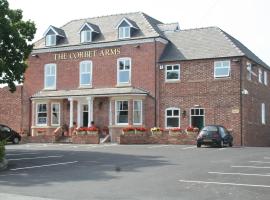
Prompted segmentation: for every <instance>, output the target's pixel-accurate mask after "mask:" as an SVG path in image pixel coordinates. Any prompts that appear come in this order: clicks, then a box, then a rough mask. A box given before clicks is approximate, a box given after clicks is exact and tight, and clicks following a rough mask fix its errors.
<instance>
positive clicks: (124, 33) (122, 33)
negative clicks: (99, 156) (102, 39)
mask: <svg viewBox="0 0 270 200" xmlns="http://www.w3.org/2000/svg"><path fill="white" fill-rule="evenodd" d="M116 28H117V29H118V38H119V39H126V38H130V37H131V36H132V35H133V34H134V33H135V32H136V31H137V30H138V29H139V27H138V26H137V24H136V23H135V22H134V21H132V20H130V19H127V18H123V19H122V20H121V21H120V22H119V23H118V24H117V26H116Z"/></svg>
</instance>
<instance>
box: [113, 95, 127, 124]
mask: <svg viewBox="0 0 270 200" xmlns="http://www.w3.org/2000/svg"><path fill="white" fill-rule="evenodd" d="M123 101H127V103H128V110H127V111H128V118H129V100H116V101H115V110H114V112H115V113H114V118H115V125H128V123H129V122H127V123H118V122H117V111H118V110H117V102H123Z"/></svg>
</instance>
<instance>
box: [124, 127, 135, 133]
mask: <svg viewBox="0 0 270 200" xmlns="http://www.w3.org/2000/svg"><path fill="white" fill-rule="evenodd" d="M123 131H124V132H128V131H135V128H134V127H127V128H123Z"/></svg>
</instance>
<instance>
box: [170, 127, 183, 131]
mask: <svg viewBox="0 0 270 200" xmlns="http://www.w3.org/2000/svg"><path fill="white" fill-rule="evenodd" d="M171 131H173V132H178V131H182V129H181V128H173V129H171Z"/></svg>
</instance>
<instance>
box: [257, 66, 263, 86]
mask: <svg viewBox="0 0 270 200" xmlns="http://www.w3.org/2000/svg"><path fill="white" fill-rule="evenodd" d="M262 79H263V71H262V69H261V68H259V70H258V81H259V83H262Z"/></svg>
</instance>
